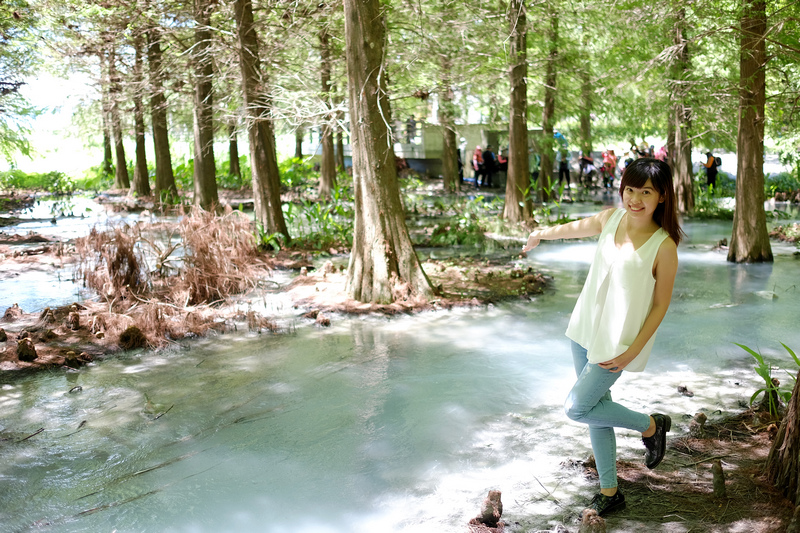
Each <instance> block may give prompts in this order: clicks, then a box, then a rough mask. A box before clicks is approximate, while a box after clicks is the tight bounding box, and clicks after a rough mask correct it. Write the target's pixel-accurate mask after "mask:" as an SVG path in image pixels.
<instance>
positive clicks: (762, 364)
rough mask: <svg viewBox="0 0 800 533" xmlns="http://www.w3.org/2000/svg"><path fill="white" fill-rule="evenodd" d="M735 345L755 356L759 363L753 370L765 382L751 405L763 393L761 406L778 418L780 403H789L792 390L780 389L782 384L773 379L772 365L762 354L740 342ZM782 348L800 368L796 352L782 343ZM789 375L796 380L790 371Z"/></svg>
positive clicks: (753, 397)
mask: <svg viewBox="0 0 800 533" xmlns="http://www.w3.org/2000/svg"><path fill="white" fill-rule="evenodd" d="M734 344H735V345H736V346H738V347H739V348H741V349H742V350H744V351H746V352H747V353H749V354H750V355H751V356H753V358H754V359H755V360H756V363H757V364H756V366H754V367H753V368H754V369H755V371H756V374H758V375H759V377H761V379H763V380H764V386H763V387H761V388H760V389H758V390H757V391H756V392H755V393H753V395H752V396H751V397H750V405H753V403H754V402H755V400H756V398H757V397H758V395H759V394H762V393H763V395H764V398H763V399H762V400H761V405H762V406H764V407H766V408H767V410H768V411H769V414H770V415H771V416H773V417H777V416H778V414H779V413H778V409H779V408H780V402H781V401H783V402H788V401H789V399H790V398H791V397H792V390H791V389H790V388H789V389H787V388H783V389H782V388H780V382H779V381H778V380H776V379H774V378H773V377H772V368H773V367H772V363H771V362H768V361H766V360H765V359H764V356H763V355H761V353H760V352H756V351H755V350H753V349H752V348H749V347H747V346H745V345H744V344H739V343H738V342H735V343H734ZM781 346H783V347H784V349H786V351H787V352H789V355H790V356H791V357H792V359H793V360H794V362H795V364H796V365H797V366H798V367H800V358H798V357H797V355H796V354H795V353H794V351H793V350H792V349H791V348H789V347H788V346H786V345H785V344H784V343H781ZM787 374H789V377H791V378H792V380H794V379H795V378H794V376H793V375H792V374H791V373H789V372H788V371H787Z"/></svg>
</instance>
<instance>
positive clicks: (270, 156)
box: [234, 0, 290, 241]
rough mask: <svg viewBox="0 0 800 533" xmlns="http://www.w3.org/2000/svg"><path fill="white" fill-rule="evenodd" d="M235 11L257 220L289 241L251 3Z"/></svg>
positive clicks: (241, 1) (242, 1)
mask: <svg viewBox="0 0 800 533" xmlns="http://www.w3.org/2000/svg"><path fill="white" fill-rule="evenodd" d="M234 9H235V10H236V28H237V35H238V39H239V63H240V66H241V69H242V92H243V94H244V106H245V110H246V116H247V135H248V140H249V141H250V142H249V144H250V168H251V171H252V173H253V196H254V198H255V215H256V221H258V222H259V223H260V224H261V225H262V226H263V227H264V229H265V230H266V231H267V233H269V234H274V233H280V234H281V235H283V236H284V237H285V238H286V240H287V241H288V240H289V239H290V236H289V230H288V229H287V228H286V221H285V219H284V217H283V210H282V209H281V181H280V176H279V174H278V156H277V153H276V150H275V133H274V128H273V125H272V119H271V117H270V109H271V103H270V100H269V97H268V94H267V90H266V85H267V83H266V79H265V78H266V73H265V72H263V71H262V69H261V60H260V57H259V50H258V38H257V36H256V31H255V27H254V23H253V5H252V2H251V0H235V2H234Z"/></svg>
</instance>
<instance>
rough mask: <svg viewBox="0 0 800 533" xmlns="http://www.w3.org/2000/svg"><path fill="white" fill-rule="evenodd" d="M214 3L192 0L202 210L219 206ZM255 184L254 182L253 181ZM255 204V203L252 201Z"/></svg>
mask: <svg viewBox="0 0 800 533" xmlns="http://www.w3.org/2000/svg"><path fill="white" fill-rule="evenodd" d="M213 6H214V0H194V20H195V29H194V47H193V53H192V61H193V63H194V101H193V104H194V203H195V205H198V206H200V207H202V208H203V209H206V210H210V209H215V208H216V206H218V205H219V193H218V192H217V173H216V170H217V169H216V163H215V161H214V107H213V92H212V91H213V83H212V79H213V76H214V66H213V63H212V59H213V58H212V53H211V39H212V34H211V12H212V11H213ZM253 181H255V180H253ZM256 201H257V200H256Z"/></svg>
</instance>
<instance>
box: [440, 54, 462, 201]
mask: <svg viewBox="0 0 800 533" xmlns="http://www.w3.org/2000/svg"><path fill="white" fill-rule="evenodd" d="M441 64H442V66H441V82H440V83H441V86H440V89H439V111H438V115H439V116H438V118H439V125H440V126H441V127H442V181H443V184H444V189H445V190H446V191H460V190H461V182H460V181H459V179H458V145H457V144H456V130H455V104H454V102H453V100H454V99H455V95H454V92H453V86H452V83H451V81H450V70H451V59H450V57H449V55H442V56H441Z"/></svg>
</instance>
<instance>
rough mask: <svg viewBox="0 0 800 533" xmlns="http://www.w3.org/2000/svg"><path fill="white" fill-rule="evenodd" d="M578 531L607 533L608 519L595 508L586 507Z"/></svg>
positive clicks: (583, 532) (582, 532)
mask: <svg viewBox="0 0 800 533" xmlns="http://www.w3.org/2000/svg"><path fill="white" fill-rule="evenodd" d="M578 533H606V521H605V520H603V517H602V516H600V515H599V514H597V511H595V510H594V509H586V510H585V511H584V512H583V517H582V518H581V527H580V528H578Z"/></svg>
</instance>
